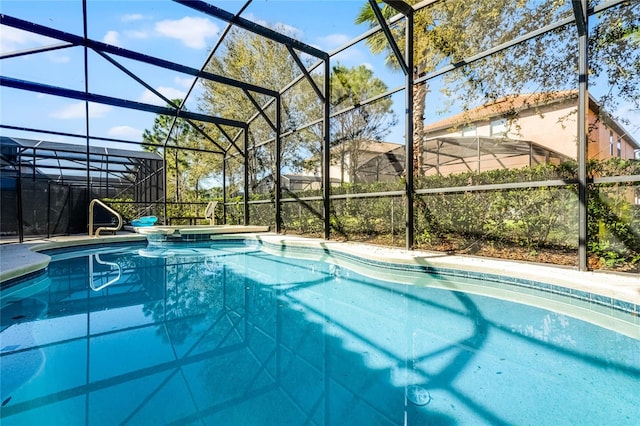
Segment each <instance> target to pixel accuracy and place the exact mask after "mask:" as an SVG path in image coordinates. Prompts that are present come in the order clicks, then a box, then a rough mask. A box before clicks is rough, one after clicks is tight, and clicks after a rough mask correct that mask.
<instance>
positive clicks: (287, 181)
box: [253, 174, 340, 194]
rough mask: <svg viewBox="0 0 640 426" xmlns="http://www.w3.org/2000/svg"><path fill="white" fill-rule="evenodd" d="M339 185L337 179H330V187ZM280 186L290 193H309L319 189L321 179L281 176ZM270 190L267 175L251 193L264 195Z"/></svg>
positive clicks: (270, 185) (270, 181) (307, 176)
mask: <svg viewBox="0 0 640 426" xmlns="http://www.w3.org/2000/svg"><path fill="white" fill-rule="evenodd" d="M339 183H340V182H339V181H338V180H337V179H331V184H332V185H337V184H339ZM280 185H281V187H282V189H285V190H289V191H291V192H298V191H309V190H312V189H321V188H322V178H321V177H320V176H314V175H304V174H283V175H281V176H280ZM272 189H273V176H272V175H269V176H266V177H264V178H262V179H261V180H260V182H258V184H257V185H256V186H255V187H254V188H253V191H254V192H255V193H258V194H265V193H267V192H269V191H271V190H272Z"/></svg>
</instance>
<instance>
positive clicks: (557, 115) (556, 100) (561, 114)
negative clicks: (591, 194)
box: [423, 91, 640, 175]
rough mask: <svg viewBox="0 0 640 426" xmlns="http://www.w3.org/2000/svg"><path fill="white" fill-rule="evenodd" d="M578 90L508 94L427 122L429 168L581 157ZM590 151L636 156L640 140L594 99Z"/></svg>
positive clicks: (480, 167)
mask: <svg viewBox="0 0 640 426" xmlns="http://www.w3.org/2000/svg"><path fill="white" fill-rule="evenodd" d="M577 105H578V95H577V92H576V91H563V92H552V93H535V94H520V95H513V96H506V97H504V98H501V99H498V100H496V101H494V102H491V103H488V104H485V105H482V106H480V107H477V108H474V109H471V110H468V111H465V112H463V113H460V114H457V115H454V116H452V117H448V118H446V119H444V120H441V121H438V122H435V123H432V124H429V125H427V126H425V128H424V130H425V142H424V145H423V173H424V174H436V173H437V174H442V175H446V174H450V173H460V172H464V171H485V170H492V169H498V168H513V167H524V166H531V165H535V164H540V163H557V162H560V161H564V160H567V159H575V158H576V157H577V151H578V150H577V140H578V138H577V128H578V126H577ZM588 120H589V129H590V132H589V144H588V156H589V158H594V159H607V158H611V157H621V158H625V159H632V158H635V157H636V152H637V151H638V150H639V149H640V144H638V142H637V141H636V140H635V139H634V138H633V137H631V136H630V135H628V134H627V132H626V131H625V130H624V128H623V127H622V126H621V125H620V124H619V123H618V122H616V121H615V120H614V119H613V118H612V117H611V116H610V115H609V114H607V113H606V112H605V111H604V110H602V109H601V108H600V106H599V105H598V103H597V102H596V101H595V100H594V99H593V98H591V97H590V98H589V113H588Z"/></svg>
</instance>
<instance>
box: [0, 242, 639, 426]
mask: <svg viewBox="0 0 640 426" xmlns="http://www.w3.org/2000/svg"><path fill="white" fill-rule="evenodd" d="M264 248H265V247H261V246H260V245H259V244H256V243H254V242H248V241H226V242H219V243H216V244H212V243H206V244H203V243H200V244H190V245H185V244H164V245H149V246H147V245H134V246H117V247H100V248H95V249H84V250H82V251H77V250H67V251H58V252H52V253H51V255H52V256H53V259H52V262H51V263H50V265H49V268H48V270H47V272H46V273H45V274H41V275H38V276H35V277H32V278H31V279H29V280H27V281H23V282H20V283H18V284H15V285H13V286H11V287H9V288H6V289H4V290H3V291H2V293H1V295H2V326H1V333H0V356H1V358H0V361H1V364H0V365H1V367H2V376H1V378H2V386H0V391H1V393H2V396H1V399H2V414H1V421H2V424H3V426H6V425H13V424H45V423H46V424H64V425H71V424H90V425H102V424H216V425H218V424H224V425H239V424H243V425H245V424H251V425H256V424H269V425H272V424H287V425H294V424H295V425H298V424H312V425H322V424H326V425H346V424H349V425H373V424H390V425H392V424H411V425H422V424H491V425H500V424H504V425H506V424H554V425H557V424H582V425H588V424H593V425H602V424H616V425H623V424H636V423H637V418H638V415H639V414H640V413H639V408H638V407H640V392H638V389H639V388H640V339H639V336H638V335H637V334H636V333H637V332H638V330H640V327H639V326H638V324H637V318H634V317H632V316H631V315H627V314H626V313H620V312H616V313H611V318H610V321H611V323H612V324H613V326H612V327H610V328H617V329H618V331H614V330H611V329H608V328H605V327H600V326H596V325H594V324H592V323H590V322H588V321H583V320H580V319H576V318H575V316H574V315H572V314H566V313H564V314H563V313H558V312H554V311H552V310H547V309H543V308H539V307H536V306H532V305H533V304H536V303H545V304H546V303H547V302H543V299H545V298H544V297H542V296H541V295H539V294H537V293H535V292H534V291H533V290H528V291H526V292H524V291H522V290H517V291H513V290H512V289H511V290H510V289H509V288H508V286H500V285H499V284H491V286H489V285H488V284H487V283H482V282H479V281H477V280H472V279H467V278H463V277H455V276H447V275H436V274H425V273H422V274H420V275H419V277H420V278H416V276H418V275H416V276H412V278H411V280H413V281H412V282H413V283H414V285H406V284H402V283H397V282H396V283H394V282H391V281H383V280H380V279H374V278H371V277H367V276H366V275H377V274H376V273H373V274H367V273H366V272H367V270H370V269H371V268H374V266H372V265H368V264H360V265H355V264H354V267H353V268H350V267H348V266H349V263H348V262H347V261H345V259H332V258H331V255H329V254H327V253H323V252H317V253H313V252H304V253H302V254H304V256H305V257H306V259H301V258H296V257H285V256H279V255H276V254H273V253H271V252H269V250H264ZM334 260H335V261H334ZM356 270H360V271H361V272H363V273H364V274H361V273H358V272H355V271H356ZM395 273H396V272H394V273H392V274H390V275H393V274H395ZM404 275H406V276H409V275H410V272H407V273H406V274H404ZM405 278H406V277H405ZM453 287H455V288H458V289H469V291H451V290H448V289H447V288H453ZM484 287H492V288H493V290H492V291H491V294H494V295H498V296H500V297H501V298H497V297H490V296H489V295H482V294H476V293H479V292H478V291H474V290H473V289H478V288H484ZM563 297H564V296H560V295H554V296H553V297H552V298H550V299H549V300H548V303H549V304H553V305H554V307H558V306H560V305H566V306H570V307H571V309H567V311H568V312H570V313H571V312H582V314H581V315H582V316H583V317H588V315H586V314H585V312H586V310H584V309H582V308H581V306H580V304H579V301H575V300H569V299H564V298H563ZM504 298H510V299H512V300H511V301H506V300H503V299H504ZM513 300H520V301H521V302H522V303H515V302H514V301H513ZM536 301H537V302H536ZM604 310H605V309H603V311H604ZM605 314H606V312H599V313H598V314H597V315H598V316H599V317H600V318H602V316H603V315H605ZM594 315H595V313H594ZM576 316H577V315H576ZM600 322H604V323H606V321H600ZM619 323H622V326H621V327H618V326H616V324H619Z"/></svg>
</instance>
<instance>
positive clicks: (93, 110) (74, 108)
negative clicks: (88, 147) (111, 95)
mask: <svg viewBox="0 0 640 426" xmlns="http://www.w3.org/2000/svg"><path fill="white" fill-rule="evenodd" d="M112 109H113V108H112V107H110V106H109V105H102V104H94V103H89V117H90V118H99V117H104V116H105V115H106V114H107V113H108V112H109V111H111V110H112ZM84 112H85V108H84V102H77V103H74V104H70V105H67V106H65V107H64V108H62V109H60V110H59V111H56V112H54V113H52V114H51V116H52V117H53V118H59V119H62V120H72V119H76V118H84V117H85V115H84Z"/></svg>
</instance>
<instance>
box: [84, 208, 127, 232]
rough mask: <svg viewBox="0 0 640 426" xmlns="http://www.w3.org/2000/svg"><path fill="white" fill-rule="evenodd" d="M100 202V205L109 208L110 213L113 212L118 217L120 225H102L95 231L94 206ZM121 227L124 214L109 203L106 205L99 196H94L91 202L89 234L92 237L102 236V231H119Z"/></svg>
mask: <svg viewBox="0 0 640 426" xmlns="http://www.w3.org/2000/svg"><path fill="white" fill-rule="evenodd" d="M96 204H99V205H100V206H102V207H103V208H104V209H105V210H107V211H108V212H109V213H111V214H112V215H114V216H115V217H116V218H117V219H118V226H115V227H114V226H101V227H99V228H98V229H96V231H95V233H94V232H93V207H94V206H95V205H96ZM120 229H122V216H120V213H118V212H117V211H115V210H114V209H112V208H111V207H109V206H108V205H106V204H105V203H103V202H102V201H100V200H99V199H97V198H94V199H93V200H91V202H90V203H89V236H90V237H94V236H95V237H99V236H100V232H102V231H114V232H116V231H119V230H120Z"/></svg>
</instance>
